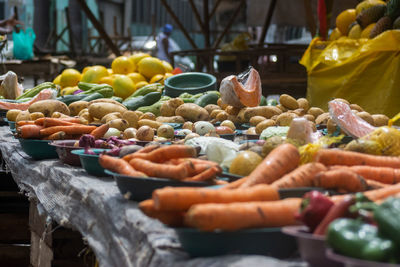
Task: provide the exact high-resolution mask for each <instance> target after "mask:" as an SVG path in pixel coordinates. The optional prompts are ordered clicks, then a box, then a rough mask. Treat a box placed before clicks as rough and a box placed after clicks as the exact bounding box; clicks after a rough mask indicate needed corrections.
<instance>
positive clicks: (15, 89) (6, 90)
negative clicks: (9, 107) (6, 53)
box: [0, 71, 23, 99]
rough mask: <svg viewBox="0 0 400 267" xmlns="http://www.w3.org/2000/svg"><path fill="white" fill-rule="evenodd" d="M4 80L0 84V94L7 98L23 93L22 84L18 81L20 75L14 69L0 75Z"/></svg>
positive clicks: (14, 97) (13, 97)
mask: <svg viewBox="0 0 400 267" xmlns="http://www.w3.org/2000/svg"><path fill="white" fill-rule="evenodd" d="M0 80H3V81H2V82H1V85H0V95H2V96H3V97H4V98H5V99H16V98H17V97H19V96H20V95H21V94H22V89H23V88H22V85H20V84H19V83H18V76H17V74H15V73H14V72H12V71H8V72H7V73H6V74H4V75H2V76H0Z"/></svg>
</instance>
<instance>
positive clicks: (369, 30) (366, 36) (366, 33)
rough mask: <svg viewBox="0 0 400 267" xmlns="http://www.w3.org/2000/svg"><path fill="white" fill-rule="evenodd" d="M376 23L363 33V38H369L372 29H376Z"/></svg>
mask: <svg viewBox="0 0 400 267" xmlns="http://www.w3.org/2000/svg"><path fill="white" fill-rule="evenodd" d="M375 24H376V23H371V24H369V25H368V26H367V27H365V29H364V30H363V31H362V32H361V38H369V34H370V33H371V31H372V29H373V28H374V27H375Z"/></svg>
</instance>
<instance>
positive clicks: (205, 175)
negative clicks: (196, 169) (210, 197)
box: [182, 163, 222, 182]
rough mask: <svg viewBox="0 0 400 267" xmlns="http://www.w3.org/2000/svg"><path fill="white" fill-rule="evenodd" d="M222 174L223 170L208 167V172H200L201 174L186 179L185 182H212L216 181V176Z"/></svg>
mask: <svg viewBox="0 0 400 267" xmlns="http://www.w3.org/2000/svg"><path fill="white" fill-rule="evenodd" d="M182 164H183V163H182ZM221 172H222V170H221V168H217V167H208V168H207V169H206V170H204V171H203V172H200V173H199V174H197V175H195V176H192V177H188V178H185V179H184V181H188V182H200V181H206V180H212V179H215V177H216V175H217V174H218V173H221Z"/></svg>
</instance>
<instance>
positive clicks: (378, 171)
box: [330, 165, 400, 184]
mask: <svg viewBox="0 0 400 267" xmlns="http://www.w3.org/2000/svg"><path fill="white" fill-rule="evenodd" d="M340 168H348V169H349V170H352V171H353V172H355V173H357V174H358V175H361V176H362V177H364V178H365V179H367V180H374V181H377V182H380V183H384V184H397V183H399V182H400V169H394V168H390V167H373V166H339V165H335V166H331V167H330V169H340Z"/></svg>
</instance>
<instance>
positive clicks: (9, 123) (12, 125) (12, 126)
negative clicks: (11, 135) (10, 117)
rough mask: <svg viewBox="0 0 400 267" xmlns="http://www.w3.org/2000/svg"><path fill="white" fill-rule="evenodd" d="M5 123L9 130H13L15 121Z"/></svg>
mask: <svg viewBox="0 0 400 267" xmlns="http://www.w3.org/2000/svg"><path fill="white" fill-rule="evenodd" d="M7 123H8V126H10V129H11V130H15V121H7Z"/></svg>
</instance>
